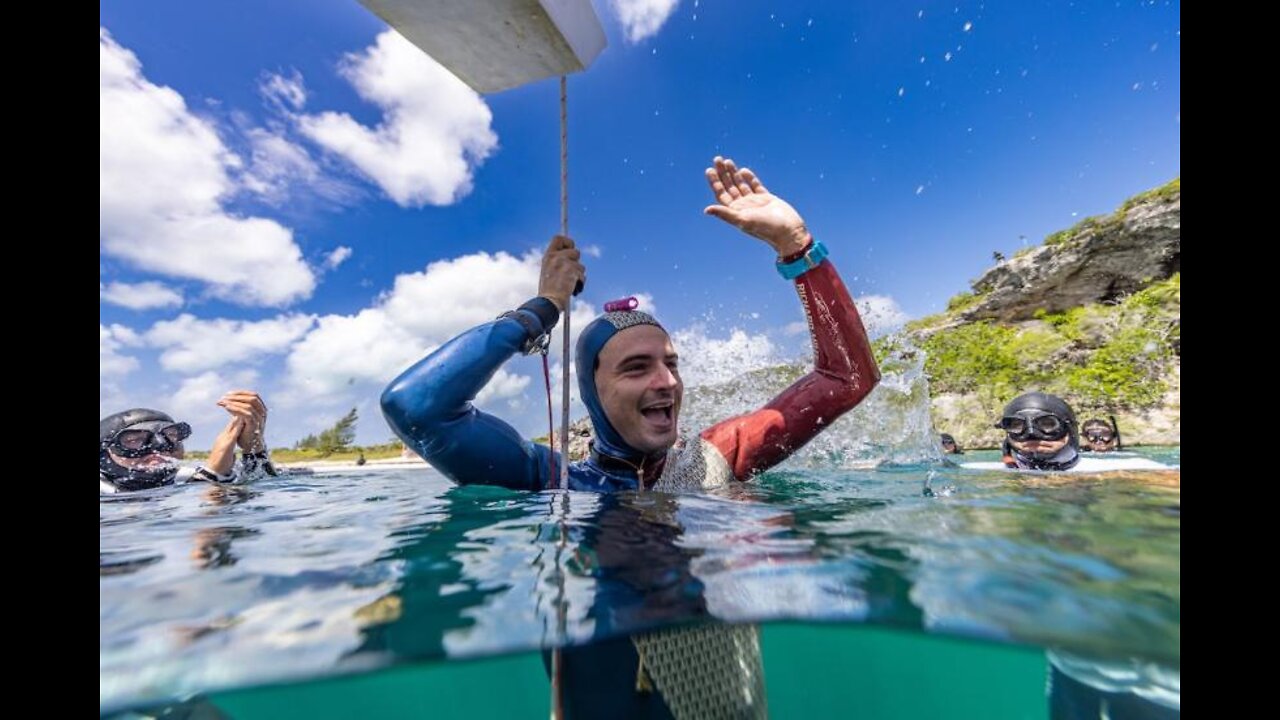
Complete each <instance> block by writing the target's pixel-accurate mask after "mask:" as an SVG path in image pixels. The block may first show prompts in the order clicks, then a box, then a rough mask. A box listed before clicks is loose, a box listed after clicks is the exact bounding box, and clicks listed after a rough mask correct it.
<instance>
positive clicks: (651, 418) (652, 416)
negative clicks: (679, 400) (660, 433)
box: [640, 401, 675, 430]
mask: <svg viewBox="0 0 1280 720" xmlns="http://www.w3.org/2000/svg"><path fill="white" fill-rule="evenodd" d="M640 414H641V415H643V416H644V419H645V420H647V421H648V422H649V424H650V425H653V426H655V427H656V428H658V429H663V430H665V429H667V428H669V427H670V426H671V425H672V424H673V423H674V422H675V404H674V403H672V402H670V401H664V402H660V403H654V404H652V405H650V406H648V407H645V408H641V409H640Z"/></svg>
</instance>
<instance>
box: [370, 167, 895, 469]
mask: <svg viewBox="0 0 1280 720" xmlns="http://www.w3.org/2000/svg"><path fill="white" fill-rule="evenodd" d="M706 176H707V181H708V183H709V185H710V186H711V189H712V192H713V193H714V194H715V199H716V204H713V205H711V206H710V207H708V208H707V209H706V210H705V212H706V213H707V214H708V215H712V216H714V217H717V218H720V219H721V220H724V221H726V222H728V223H731V224H733V225H734V226H736V227H738V228H739V229H741V230H742V231H744V232H746V233H747V234H749V235H752V236H754V237H757V238H759V239H761V240H763V241H764V242H765V243H767V244H768V245H769V246H770V247H771V248H773V250H774V251H775V252H776V253H777V255H778V260H777V269H778V272H779V274H781V275H782V276H783V278H784V279H786V280H787V281H789V282H792V283H793V284H794V285H795V288H796V292H797V294H798V295H799V297H800V303H801V306H802V307H803V308H804V311H805V316H806V319H807V320H808V322H809V329H810V335H811V338H812V341H813V348H814V369H813V371H812V372H811V373H809V374H808V375H806V376H804V377H803V378H801V379H800V380H798V381H796V382H795V383H794V384H792V385H791V386H790V387H789V388H787V389H786V390H784V391H783V392H782V394H780V395H779V396H778V397H776V398H774V399H773V400H772V401H771V402H769V403H768V404H767V405H765V406H764V407H763V408H760V409H759V410H756V411H755V412H752V413H748V414H746V415H743V416H740V417H736V418H731V419H728V420H725V421H723V422H721V423H719V424H717V425H714V426H712V427H710V428H707V429H705V430H703V431H702V432H701V433H700V434H699V435H697V436H696V437H693V438H689V439H682V438H681V436H680V434H679V417H680V406H681V402H682V400H683V397H684V384H683V382H682V381H681V379H680V370H679V360H678V355H677V353H676V349H675V347H674V346H673V345H672V342H671V338H670V336H669V335H668V334H667V332H666V330H665V329H664V328H663V327H662V325H661V324H660V323H659V322H658V321H657V320H656V319H655V318H654V317H653V316H651V315H649V314H647V313H644V312H638V311H617V312H606V313H605V314H604V315H602V316H600V317H598V318H596V319H595V320H594V321H592V322H591V323H590V324H589V325H587V326H586V328H585V329H584V330H583V331H582V334H581V335H580V336H579V338H578V343H577V355H576V358H575V361H576V363H577V371H578V384H579V390H580V393H581V397H582V401H583V404H584V405H586V407H587V411H588V412H589V413H590V415H591V421H592V424H593V426H594V429H595V437H594V440H593V442H592V447H591V452H590V454H589V456H588V457H587V458H586V459H585V460H583V461H582V462H578V463H574V464H573V465H571V466H570V468H569V487H570V488H571V489H576V490H596V491H601V492H609V491H615V490H632V489H641V488H643V489H648V488H657V489H661V490H688V489H692V490H697V489H705V488H711V487H715V486H718V485H723V484H725V483H726V482H728V481H729V480H747V479H748V478H750V477H751V476H752V475H754V474H756V473H759V472H762V471H764V470H766V469H767V468H769V467H772V466H773V465H775V464H777V463H779V462H781V461H782V460H784V459H786V458H787V457H788V456H789V455H790V454H791V453H793V452H795V451H796V450H797V449H799V448H800V447H801V446H803V445H804V444H805V443H807V442H808V441H809V440H811V439H812V438H813V437H814V436H816V435H817V434H818V433H819V432H821V431H822V430H823V429H824V428H826V427H827V426H829V425H830V424H831V423H832V422H834V421H835V420H836V419H837V418H838V417H840V416H841V415H842V414H844V413H845V412H847V411H848V410H850V409H851V408H853V407H854V406H855V405H857V404H858V403H859V402H860V401H861V400H862V399H863V398H865V397H866V396H867V394H868V393H870V392H871V389H872V387H874V386H875V384H876V382H877V381H878V380H879V371H878V369H877V367H876V363H875V359H874V358H873V357H872V354H871V346H870V342H869V341H868V339H867V334H866V330H865V329H864V328H863V326H862V321H861V319H860V318H859V316H858V311H857V309H856V308H855V307H854V304H853V300H852V298H850V297H849V293H848V291H847V290H846V289H845V287H844V283H843V282H841V280H840V277H839V275H838V274H837V273H836V269H835V266H834V265H832V263H831V261H830V260H828V259H826V258H827V248H826V247H825V246H824V245H823V244H822V243H821V242H818V241H816V240H814V239H813V237H812V236H811V235H810V234H809V231H808V228H807V227H806V226H805V223H804V220H803V219H801V217H800V215H799V213H797V212H796V211H795V209H794V208H792V207H791V205H789V204H788V203H787V202H786V201H784V200H782V199H781V198H779V197H777V196H775V195H773V194H771V193H770V192H769V191H768V190H767V189H766V188H765V186H764V185H763V184H762V183H761V182H760V180H759V178H757V177H756V176H755V174H754V173H752V172H751V171H750V170H749V169H746V168H742V169H739V168H737V167H736V166H735V165H734V163H733V161H732V160H726V159H722V158H719V157H717V158H716V159H715V163H714V167H711V168H708V169H707V170H706ZM579 258H580V254H579V251H578V250H577V249H576V248H575V247H574V244H573V241H572V240H570V239H568V238H564V237H556V238H555V239H553V240H552V241H551V244H550V246H548V248H547V251H546V254H545V255H544V257H543V264H542V274H541V279H540V282H539V290H538V296H537V297H535V298H533V299H532V300H529V301H528V302H526V303H524V304H523V305H521V306H520V307H519V308H518V309H516V310H513V311H510V312H507V313H505V314H503V315H502V316H501V317H499V318H498V319H497V320H494V321H492V322H488V323H485V324H484V325H481V326H479V327H476V328H473V329H471V330H468V331H467V332H465V333H463V334H462V335H460V336H458V337H456V338H454V339H453V340H451V341H449V342H448V343H445V344H444V345H443V346H441V347H440V348H439V349H437V350H436V351H435V352H433V353H431V354H430V355H428V356H427V357H426V358H424V359H423V360H421V361H419V362H418V363H417V364H415V365H414V366H413V367H411V368H409V369H408V370H407V371H405V372H404V373H403V374H402V375H400V377H398V378H396V379H395V380H394V381H393V382H392V383H391V384H390V385H389V386H388V387H387V389H386V391H385V392H384V393H383V395H382V409H383V413H384V414H385V415H386V418H387V421H388V422H389V423H390V425H391V427H392V429H394V430H395V432H396V434H397V435H399V436H400V437H401V438H402V439H403V440H404V441H405V443H406V445H407V446H408V447H410V448H413V449H414V450H415V451H416V452H417V453H418V454H419V455H421V456H422V457H423V458H424V459H426V460H427V461H428V462H430V463H431V465H432V466H433V467H435V468H436V469H438V470H439V471H440V472H442V473H444V474H445V475H446V476H448V477H450V478H451V479H453V480H454V481H455V482H458V483H462V484H470V483H482V484H493V485H503V486H505V487H509V488H513V489H521V490H542V489H546V488H552V487H555V486H556V485H557V482H558V476H559V463H560V458H559V455H558V454H557V453H555V452H554V451H553V450H551V449H549V448H547V447H544V446H542V445H535V444H533V443H532V442H530V441H528V440H526V439H524V438H522V437H520V435H519V434H518V433H517V432H516V431H515V430H514V429H513V428H512V427H511V426H509V425H507V424H506V423H505V422H503V421H501V420H499V419H498V418H496V417H493V416H491V415H487V414H485V413H482V412H480V411H478V410H476V409H475V408H474V407H473V406H472V405H471V400H472V399H473V398H474V397H475V396H476V394H477V393H479V392H480V390H481V388H483V387H484V385H485V383H487V382H488V380H489V379H490V378H491V377H492V376H493V374H494V373H495V372H496V371H497V370H498V368H499V367H501V366H502V364H503V363H505V362H506V361H507V360H508V359H510V358H511V357H512V356H514V355H515V354H516V353H517V352H521V351H523V352H526V353H532V352H538V351H539V350H540V349H541V348H544V347H545V346H546V342H547V339H548V333H549V332H550V331H551V328H552V327H553V326H554V325H555V324H556V322H557V321H558V319H559V314H560V313H561V312H563V311H564V309H565V308H566V307H568V305H569V298H570V294H571V291H572V290H573V289H574V286H575V285H576V284H577V283H579V282H580V281H582V280H583V279H584V278H585V269H584V268H583V266H582V264H581V263H580V262H579Z"/></svg>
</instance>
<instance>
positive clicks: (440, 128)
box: [297, 30, 498, 207]
mask: <svg viewBox="0 0 1280 720" xmlns="http://www.w3.org/2000/svg"><path fill="white" fill-rule="evenodd" d="M340 71H341V73H342V75H343V76H344V77H346V78H347V80H348V81H350V82H351V84H352V85H353V86H354V87H355V89H356V92H357V93H358V94H359V95H360V97H362V98H364V99H365V100H367V101H369V102H371V103H373V104H374V105H377V106H378V107H379V108H381V109H382V111H383V121H382V123H381V124H379V125H378V126H377V127H373V128H370V127H366V126H364V125H361V124H360V123H359V122H358V121H357V120H356V119H355V118H353V117H351V116H350V115H348V114H345V113H336V112H325V113H320V114H315V115H300V116H298V117H297V122H298V127H299V129H300V131H301V132H302V133H303V134H304V135H306V136H307V137H309V138H310V139H312V140H313V141H315V142H316V143H318V144H319V145H321V146H322V147H324V148H325V149H327V150H329V151H330V152H332V153H335V154H337V155H339V156H341V157H342V158H344V159H346V160H347V161H348V162H349V163H351V165H353V166H354V167H355V168H356V169H357V170H358V171H359V172H360V173H361V174H363V175H364V176H365V177H367V178H369V179H370V180H371V181H373V182H374V183H376V184H377V185H378V186H379V187H381V188H382V190H383V191H384V192H386V193H387V195H388V196H389V197H390V198H391V199H392V200H393V201H395V202H396V203H397V204H399V205H401V206H406V207H408V206H413V207H421V206H423V205H426V204H432V205H448V204H450V203H452V202H454V201H456V200H457V199H458V198H460V197H462V196H464V195H466V194H467V193H468V192H470V190H471V182H472V173H473V171H474V168H475V166H477V165H479V164H480V163H481V162H483V161H484V159H485V158H487V157H488V156H489V155H490V154H491V153H492V152H493V150H494V149H495V148H496V147H497V143H498V138H497V136H496V135H495V134H494V132H493V130H492V129H491V128H490V123H491V121H492V118H493V116H492V114H491V113H490V111H489V107H488V106H487V105H486V104H485V103H484V101H483V100H482V99H481V98H480V96H479V95H477V94H476V93H475V91H473V90H471V88H469V87H467V86H466V85H465V84H464V83H463V82H462V81H461V80H459V79H458V78H456V77H454V76H453V74H451V73H450V72H449V71H448V70H446V69H444V67H442V66H441V65H440V64H439V63H437V62H436V61H435V60H432V59H431V58H429V57H428V56H427V55H425V54H423V52H422V51H421V50H419V49H418V48H416V47H414V46H413V45H412V44H411V43H409V41H407V40H405V39H404V38H403V37H401V36H400V35H399V34H398V33H396V32H394V31H391V30H388V31H387V32H384V33H382V34H381V35H379V36H378V39H377V41H376V42H375V43H374V45H373V46H371V47H369V48H367V49H366V50H365V51H364V52H362V53H352V54H349V55H347V57H346V58H345V59H344V61H343V64H342V66H341V68H340Z"/></svg>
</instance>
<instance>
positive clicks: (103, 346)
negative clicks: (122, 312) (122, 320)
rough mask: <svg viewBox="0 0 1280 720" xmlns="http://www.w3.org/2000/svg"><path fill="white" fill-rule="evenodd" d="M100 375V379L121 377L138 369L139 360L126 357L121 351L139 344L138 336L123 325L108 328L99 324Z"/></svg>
mask: <svg viewBox="0 0 1280 720" xmlns="http://www.w3.org/2000/svg"><path fill="white" fill-rule="evenodd" d="M98 336H99V340H98V373H99V378H100V379H102V380H105V379H107V378H113V377H121V376H124V375H128V374H129V373H131V372H133V371H134V370H137V369H138V360H137V358H134V357H132V356H130V355H124V354H122V353H121V352H120V349H121V348H122V347H123V346H125V345H134V344H136V343H137V334H136V333H134V332H133V330H131V329H129V328H127V327H124V326H123V325H112V326H111V327H107V326H106V325H103V324H102V323H98Z"/></svg>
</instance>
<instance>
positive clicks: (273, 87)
mask: <svg viewBox="0 0 1280 720" xmlns="http://www.w3.org/2000/svg"><path fill="white" fill-rule="evenodd" d="M258 91H259V92H261V93H262V97H264V98H266V100H267V102H269V103H272V104H273V105H275V106H277V107H278V108H280V109H282V110H301V109H302V106H303V105H306V104H307V89H306V86H305V84H304V83H303V81H302V73H300V72H298V71H297V70H294V71H293V72H292V73H290V74H289V77H285V76H284V75H282V74H280V73H267V74H265V75H264V76H263V78H262V81H261V82H260V83H258Z"/></svg>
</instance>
